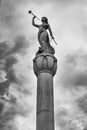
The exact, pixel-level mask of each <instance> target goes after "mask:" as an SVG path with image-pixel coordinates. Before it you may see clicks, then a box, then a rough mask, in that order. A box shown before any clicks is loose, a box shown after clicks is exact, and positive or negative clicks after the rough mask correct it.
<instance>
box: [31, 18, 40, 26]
mask: <svg viewBox="0 0 87 130" xmlns="http://www.w3.org/2000/svg"><path fill="white" fill-rule="evenodd" d="M35 18H36V17H35V16H34V17H33V18H32V25H33V26H35V27H37V28H39V25H37V24H35Z"/></svg>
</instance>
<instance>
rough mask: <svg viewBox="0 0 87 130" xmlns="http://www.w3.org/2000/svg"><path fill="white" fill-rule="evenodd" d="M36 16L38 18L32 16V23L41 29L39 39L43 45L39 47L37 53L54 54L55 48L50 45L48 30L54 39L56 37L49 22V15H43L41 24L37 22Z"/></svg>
mask: <svg viewBox="0 0 87 130" xmlns="http://www.w3.org/2000/svg"><path fill="white" fill-rule="evenodd" d="M35 18H36V16H34V17H33V18H32V24H33V26H35V27H37V28H38V29H39V32H38V41H39V43H40V46H41V47H39V50H38V52H37V54H38V53H39V54H40V53H43V52H46V53H51V54H54V53H55V50H54V48H53V47H52V46H51V45H50V40H49V35H48V32H47V30H48V31H49V33H50V36H51V38H52V39H54V37H53V33H52V31H51V27H50V25H49V23H48V19H47V17H42V19H41V22H42V24H41V25H38V24H36V23H35Z"/></svg>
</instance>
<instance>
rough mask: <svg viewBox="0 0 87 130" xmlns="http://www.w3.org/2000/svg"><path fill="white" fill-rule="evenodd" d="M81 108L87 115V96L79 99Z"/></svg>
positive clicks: (78, 102)
mask: <svg viewBox="0 0 87 130" xmlns="http://www.w3.org/2000/svg"><path fill="white" fill-rule="evenodd" d="M77 104H78V106H79V108H80V109H81V110H82V111H83V112H84V113H85V114H86V113H87V94H85V95H83V96H82V97H80V98H79V99H77Z"/></svg>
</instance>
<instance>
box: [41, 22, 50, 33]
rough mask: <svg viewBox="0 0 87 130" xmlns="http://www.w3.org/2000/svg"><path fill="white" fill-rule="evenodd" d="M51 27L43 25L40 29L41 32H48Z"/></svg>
mask: <svg viewBox="0 0 87 130" xmlns="http://www.w3.org/2000/svg"><path fill="white" fill-rule="evenodd" d="M48 27H49V25H48V24H46V23H44V24H41V25H40V27H39V31H40V32H43V31H46V30H47V29H48Z"/></svg>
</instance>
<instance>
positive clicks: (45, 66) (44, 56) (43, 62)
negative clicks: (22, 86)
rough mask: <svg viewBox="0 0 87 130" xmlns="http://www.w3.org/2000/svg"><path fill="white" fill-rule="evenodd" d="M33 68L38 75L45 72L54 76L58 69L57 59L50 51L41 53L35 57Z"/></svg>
mask: <svg viewBox="0 0 87 130" xmlns="http://www.w3.org/2000/svg"><path fill="white" fill-rule="evenodd" d="M33 69H34V73H35V75H36V76H38V74H40V73H43V72H45V73H51V74H52V75H53V76H54V75H55V73H56V70H57V59H56V58H55V56H54V55H52V54H50V53H41V54H39V55H37V56H36V57H35V58H34V59H33Z"/></svg>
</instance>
